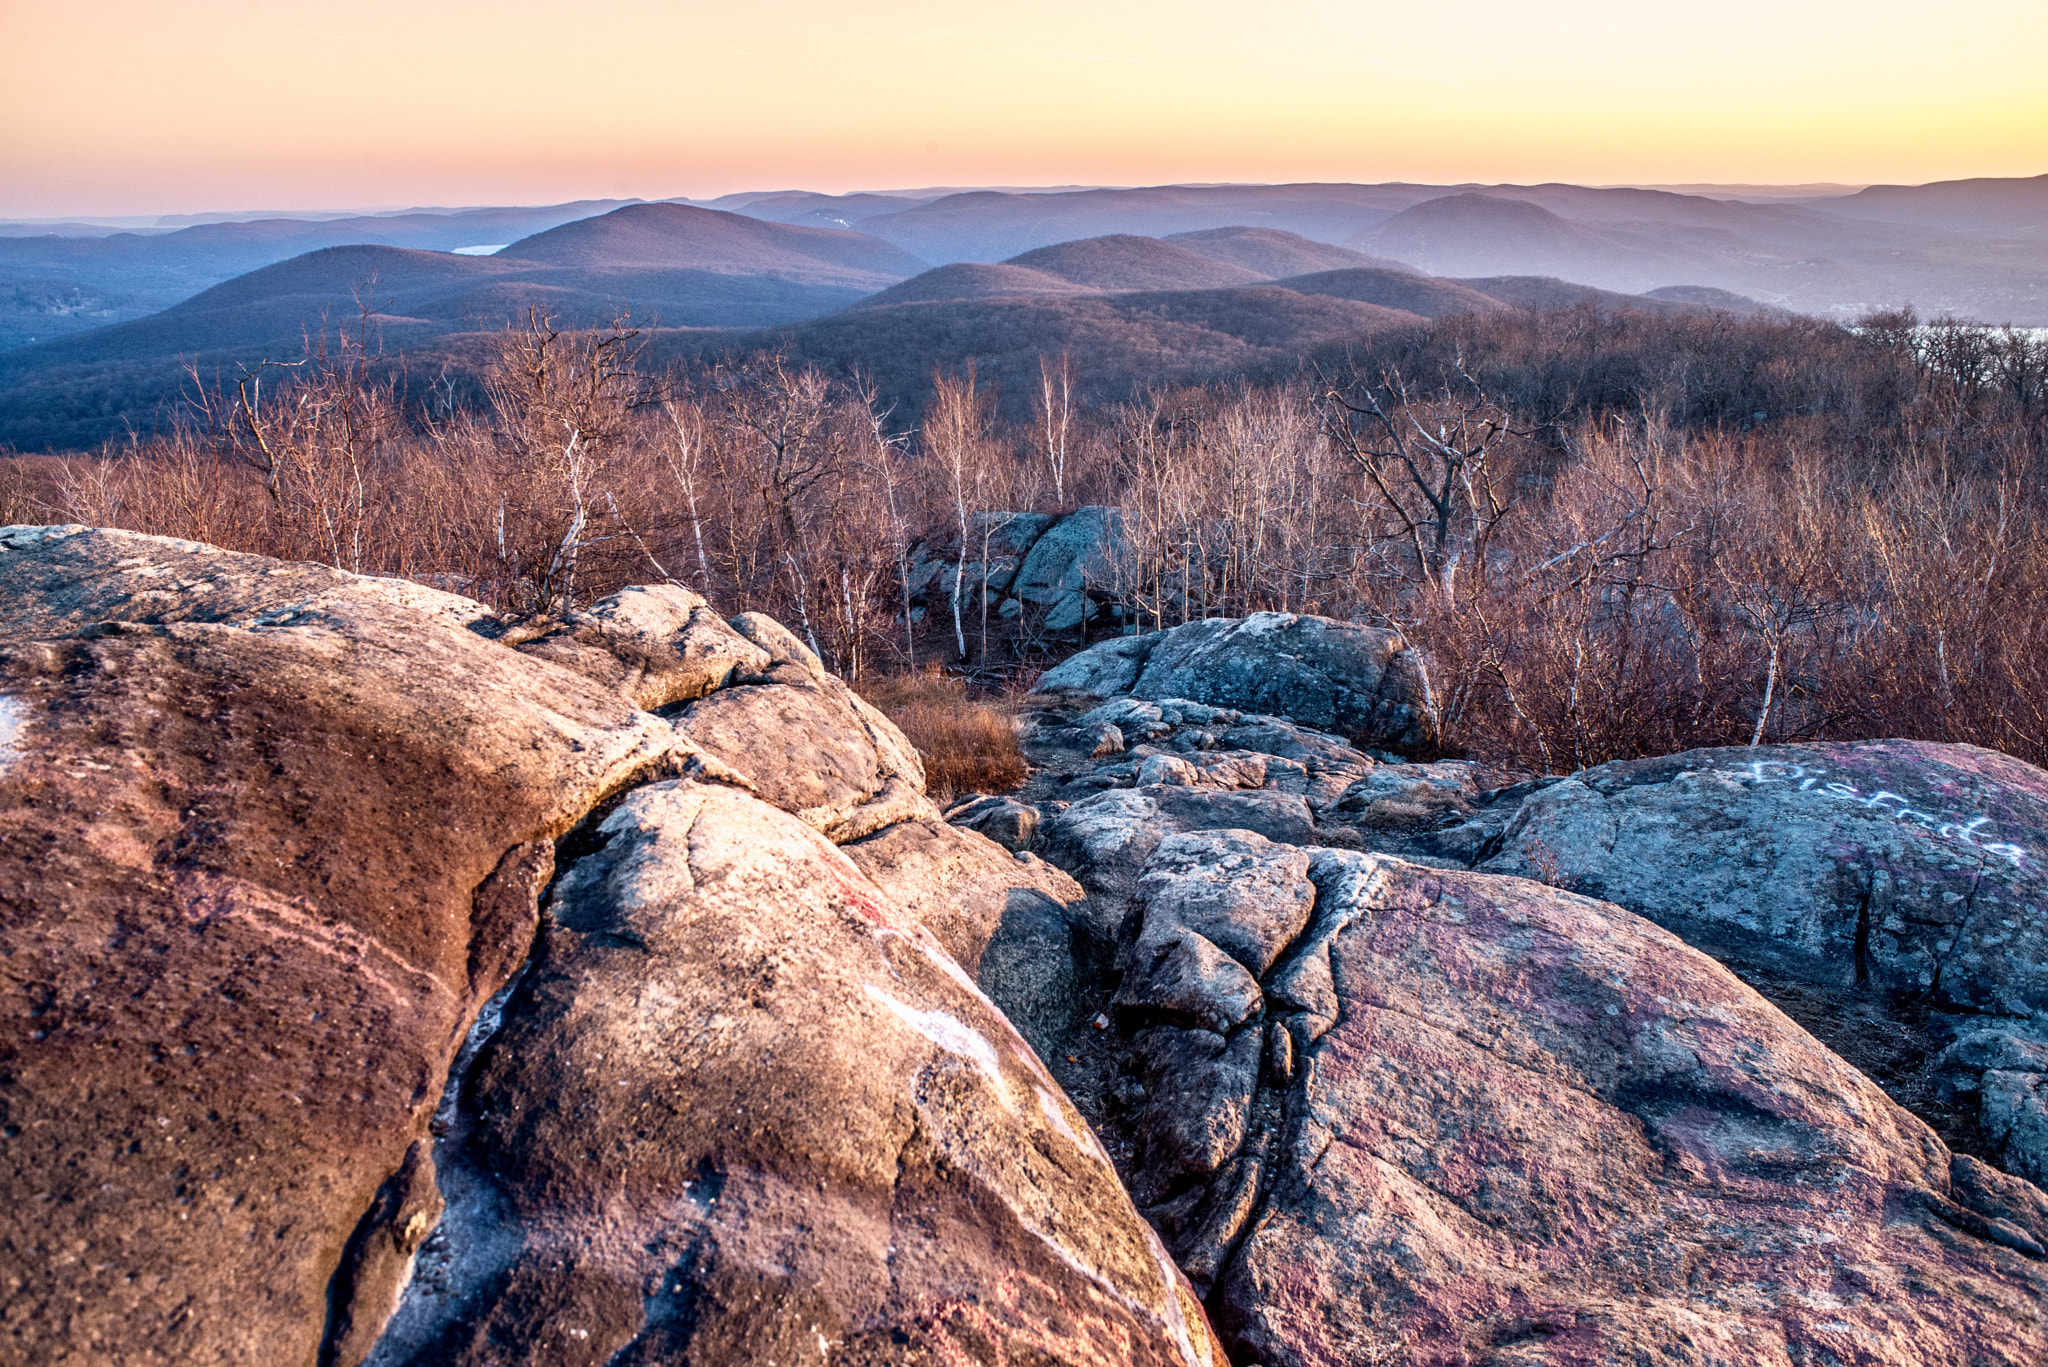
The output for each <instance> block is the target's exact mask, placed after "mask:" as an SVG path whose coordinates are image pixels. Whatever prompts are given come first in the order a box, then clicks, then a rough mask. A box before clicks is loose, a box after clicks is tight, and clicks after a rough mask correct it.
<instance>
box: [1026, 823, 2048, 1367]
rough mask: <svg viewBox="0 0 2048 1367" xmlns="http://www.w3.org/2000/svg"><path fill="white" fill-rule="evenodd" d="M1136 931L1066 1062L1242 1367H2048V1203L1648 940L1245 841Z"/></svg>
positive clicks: (1190, 876) (1610, 909) (1185, 850)
mask: <svg viewBox="0 0 2048 1367" xmlns="http://www.w3.org/2000/svg"><path fill="white" fill-rule="evenodd" d="M1134 905H1135V913H1134V915H1135V917H1136V919H1137V920H1138V924H1139V930H1138V934H1137V938H1136V940H1135V942H1134V944H1133V945H1132V947H1131V949H1130V950H1129V951H1128V952H1127V954H1126V956H1125V960H1124V971H1123V974H1122V977H1121V981H1120V984H1119V985H1118V987H1117V989H1116V991H1115V994H1114V997H1113V1000H1112V1002H1111V1008H1112V1009H1111V1011H1110V1013H1109V1014H1110V1023H1109V1025H1108V1027H1107V1028H1100V1029H1093V1030H1091V1029H1090V1028H1089V1027H1087V1026H1084V1027H1082V1028H1081V1029H1080V1030H1077V1031H1075V1032H1073V1034H1071V1035H1070V1041H1071V1043H1070V1045H1069V1047H1068V1049H1067V1050H1066V1051H1065V1052H1063V1053H1060V1054H1056V1055H1055V1056H1054V1057H1055V1059H1056V1062H1055V1064H1054V1066H1055V1069H1056V1070H1058V1071H1061V1072H1063V1073H1065V1074H1066V1078H1067V1080H1068V1082H1069V1084H1070V1088H1071V1090H1072V1091H1073V1093H1074V1094H1075V1095H1076V1096H1077V1098H1080V1099H1081V1101H1082V1105H1083V1107H1084V1109H1086V1110H1088V1111H1089V1112H1090V1113H1091V1115H1092V1117H1093V1118H1094V1119H1095V1121H1096V1123H1097V1124H1098V1125H1099V1126H1100V1128H1101V1131H1102V1133H1103V1134H1104V1136H1105V1138H1106V1139H1107V1140H1108V1143H1109V1147H1110V1149H1111V1152H1112V1153H1113V1154H1114V1155H1116V1157H1117V1158H1118V1161H1119V1163H1120V1165H1121V1167H1122V1169H1123V1171H1124V1173H1125V1175H1126V1178H1127V1181H1128V1183H1129V1185H1130V1188H1131V1191H1132V1195H1133V1197H1134V1198H1135V1199H1136V1200H1137V1201H1138V1203H1139V1205H1140V1208H1141V1209H1142V1210H1143V1211H1144V1212H1145V1214H1146V1216H1147V1217H1148V1218H1149V1219H1151V1220H1152V1221H1153V1223H1154V1225H1155V1227H1157V1228H1158V1229H1159V1231H1160V1233H1161V1236H1162V1237H1163V1238H1164V1239H1165V1241H1166V1243H1167V1246H1168V1247H1169V1248H1170V1249H1171V1250H1172V1251H1173V1253H1174V1255H1175V1257H1176V1258H1177V1259H1178V1260H1179V1261H1180V1264H1181V1266H1182V1268H1183V1269H1184V1270H1185V1271H1186V1273H1187V1274H1188V1276H1189V1278H1190V1279H1191V1280H1192V1281H1193V1283H1194V1285H1195V1286H1196V1288H1197V1289H1198V1290H1200V1291H1201V1292H1203V1294H1204V1295H1205V1296H1206V1298H1207V1303H1208V1306H1209V1310H1210V1313H1211V1315H1212V1317H1213V1319H1214V1320H1215V1322H1216V1324H1217V1327H1218V1329H1219V1331H1220V1332H1221V1333H1222V1334H1223V1335H1224V1337H1225V1340H1226V1342H1227V1343H1229V1344H1230V1345H1231V1349H1232V1352H1233V1356H1234V1358H1235V1359H1236V1360H1240V1361H1251V1362H1260V1363H1264V1364H1268V1367H1295V1365H1296V1364H1300V1365H1302V1367H1306V1365H1307V1364H1323V1363H1332V1362H1352V1361H1360V1360H1372V1359H1371V1357H1370V1355H1371V1354H1372V1353H1374V1352H1381V1353H1386V1352H1392V1351H1394V1350H1396V1349H1398V1350H1399V1351H1401V1352H1403V1353H1405V1355H1406V1360H1408V1361H1411V1362H1414V1363H1418V1364H1476V1363H1482V1362H1485V1363H1491V1362H1520V1361H1528V1362H1575V1363H1576V1362H1599V1363H1609V1362H1612V1363H1641V1362H1648V1363H1690V1362H1715V1361H1720V1362H1729V1363H1734V1362H1744V1363H1748V1362H1767V1363H1803V1362H1812V1361H1826V1360H1828V1359H1829V1357H1830V1356H1832V1357H1833V1358H1834V1359H1836V1360H1841V1361H1850V1360H1859V1359H1858V1358H1857V1356H1856V1355H1857V1354H1858V1353H1862V1354H1865V1355H1866V1356H1865V1357H1864V1358H1863V1359H1861V1360H1869V1361H1901V1362H1999V1363H2012V1364H2019V1363H2023V1362H2032V1361H2037V1360H2039V1358H2040V1355H2041V1354H2042V1353H2043V1352H2044V1351H2048V1321H2044V1305H2048V1250H2044V1248H2043V1244H2044V1242H2048V1223H2044V1220H2043V1216H2044V1214H2048V1198H2043V1196H2042V1195H2041V1193H2040V1192H2039V1190H2038V1189H2036V1188H2035V1187H2033V1186H2032V1185H2031V1184H2029V1183H2026V1182H2024V1181H2021V1180H2019V1179H2017V1178H2014V1177H2009V1176H2007V1175H2005V1174H2003V1173H1999V1172H1996V1171H1995V1170H1993V1169H1990V1168H1986V1167H1984V1165H1982V1164H1979V1163H1977V1162H1976V1161H1975V1160H1974V1159H1970V1158H1967V1157H1957V1156H1954V1155H1951V1153H1950V1152H1949V1151H1948V1149H1947V1148H1946V1147H1945V1146H1944V1145H1943V1144H1942V1142H1941V1141H1940V1140H1939V1139H1938V1138H1937V1137H1936V1136H1935V1135H1934V1134H1933V1132H1932V1131H1930V1130H1929V1129H1928V1128H1927V1127H1926V1126H1925V1125H1924V1124H1922V1123H1921V1122H1920V1121H1919V1120H1917V1119H1916V1118H1914V1117H1913V1116H1912V1115H1910V1114H1909V1113H1907V1112H1906V1111H1904V1110H1903V1109H1901V1108H1900V1107H1899V1106H1897V1105H1896V1104H1895V1103H1894V1102H1892V1101H1891V1099H1890V1098H1889V1097H1887V1096H1886V1095H1885V1094H1884V1092H1883V1091H1881V1090H1880V1089H1879V1088H1878V1087H1877V1086H1876V1085H1875V1084H1874V1083H1872V1082H1871V1081H1870V1080H1869V1079H1867V1078H1865V1077H1864V1076H1863V1075H1862V1074H1860V1073H1858V1072H1857V1071H1856V1070H1855V1069H1853V1068H1851V1067H1849V1066H1848V1065H1847V1064H1845V1063H1843V1062H1842V1061H1841V1060H1840V1059H1839V1058H1837V1057H1836V1056H1834V1055H1833V1054H1831V1053H1829V1052H1828V1051H1827V1050H1826V1049H1825V1048H1823V1047H1821V1046H1820V1045H1819V1044H1818V1043H1817V1042H1816V1041H1814V1040H1813V1039H1812V1038H1811V1037H1810V1036H1808V1035H1807V1034H1806V1033H1805V1032H1803V1031H1801V1030H1800V1029H1799V1028H1798V1027H1797V1026H1795V1025H1794V1024H1793V1023H1792V1022H1791V1021H1789V1020H1787V1019H1786V1018H1785V1017H1784V1016H1783V1015H1782V1014H1781V1013H1780V1012H1778V1011H1777V1010H1776V1008H1774V1007H1772V1006H1771V1005H1770V1004H1769V1003H1767V1002H1765V1001H1764V1000H1763V999H1762V998H1761V997H1759V996H1758V995H1757V994H1756V993H1755V992H1753V991H1752V990H1750V989H1749V988H1747V987H1745V986H1744V985H1743V984H1742V983H1741V982H1740V981H1738V980H1737V979H1736V978H1735V977H1734V976H1733V975H1732V974H1731V973H1729V972H1728V971H1727V970H1725V969H1723V968H1722V967H1721V966H1720V965H1718V964H1716V963H1715V962H1714V961H1713V960H1712V959H1710V958H1708V957H1707V956H1706V955H1704V954H1702V953H1700V952H1698V951H1696V950H1693V949H1691V948H1689V947H1687V946H1686V945H1685V944H1684V943H1683V942H1681V941H1680V940H1678V939H1677V938H1676V937H1675V936H1673V935H1671V934H1670V933H1669V932H1667V931H1664V930H1662V929H1660V928H1659V927H1657V926H1655V925H1653V924H1652V923H1650V922H1648V921H1645V920H1643V919H1641V918H1639V917H1636V916H1633V915H1631V914H1630V913H1628V912H1626V911H1623V910H1622V909H1620V908H1618V907H1615V906H1612V905H1610V904H1607V903H1603V902H1598V901H1594V900H1592V899H1590V898H1585V897H1580V896H1576V895H1573V894H1569V893H1564V892H1561V891H1558V890H1556V889H1553V888H1549V887H1546V886H1544V885H1542V884H1539V883H1535V882H1532V881H1529V880H1524V879H1517V878H1503V877H1496V876H1489V875H1485V874H1476V873H1470V872H1463V871H1456V870H1446V869H1434V868H1428V867H1424V866H1421V865H1416V864H1411V863H1407V862H1405V861H1401V860H1398V859H1395V858H1392V857H1389V856H1384V855H1375V854H1364V853H1358V852H1354V851H1344V850H1329V849H1323V850H1315V851H1309V850H1302V849H1295V848H1291V847H1287V846H1282V845H1277V844H1274V843H1273V842H1266V841H1263V840H1261V839H1260V838H1259V837H1257V836H1255V835H1252V834H1251V833H1249V832H1235V831H1216V832H1204V833H1200V834H1199V835H1190V834H1179V835H1172V836H1168V837H1167V838H1166V839H1165V840H1163V841H1162V842H1161V843H1160V845H1159V847H1158V848H1157V849H1156V850H1155V851H1154V853H1153V854H1152V855H1151V856H1150V857H1149V858H1148V860H1147V861H1146V868H1145V872H1144V873H1143V875H1142V876H1141V877H1140V879H1139V880H1138V883H1137V887H1136V890H1135V892H1134ZM1091 1036H1092V1037H1091Z"/></svg>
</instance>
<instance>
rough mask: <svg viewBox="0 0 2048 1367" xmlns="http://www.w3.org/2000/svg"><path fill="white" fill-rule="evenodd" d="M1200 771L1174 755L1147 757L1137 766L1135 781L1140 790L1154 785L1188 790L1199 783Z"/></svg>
mask: <svg viewBox="0 0 2048 1367" xmlns="http://www.w3.org/2000/svg"><path fill="white" fill-rule="evenodd" d="M1201 778H1202V771H1201V770H1200V769H1197V768H1196V767H1195V766H1194V765H1192V764H1190V763H1188V762H1187V761H1186V760H1184V759H1181V758H1179V757H1178V756H1176V755H1148V756H1146V757H1145V759H1144V760H1143V761H1142V762H1141V763H1140V764H1139V766H1138V774H1137V781H1138V786H1139V787H1141V788H1150V787H1152V786H1153V785H1154V784H1162V783H1163V784H1168V785H1171V786H1174V787H1180V788H1189V787H1193V786H1195V785H1196V784H1198V783H1200V782H1201Z"/></svg>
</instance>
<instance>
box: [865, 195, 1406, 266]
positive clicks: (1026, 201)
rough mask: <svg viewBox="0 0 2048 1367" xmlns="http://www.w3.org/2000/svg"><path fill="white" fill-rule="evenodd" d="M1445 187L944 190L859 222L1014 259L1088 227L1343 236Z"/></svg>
mask: <svg viewBox="0 0 2048 1367" xmlns="http://www.w3.org/2000/svg"><path fill="white" fill-rule="evenodd" d="M1436 193H1439V192H1438V191H1434V190H1431V189H1428V188H1425V187H1420V186H1405V185H1166V186H1151V187H1144V188H1137V189H1126V190H1070V191H1064V192H1038V193H1013V192H1005V191H997V190H973V191H966V192H963V193H959V194H951V195H944V196H941V197H939V198H937V199H933V200H929V201H926V202H924V203H921V204H917V205H915V206H913V207H911V208H908V209H900V210H897V211H895V212H892V213H885V214H877V215H873V216H870V217H866V218H860V219H857V220H855V221H854V222H853V224H852V225H851V226H853V227H855V228H858V229H859V230H860V231H861V232H864V233H871V234H873V235H874V236H876V237H879V238H882V239H883V240H884V241H887V242H893V243H895V244H896V245H897V246H899V247H901V248H903V249H904V250H905V251H908V252H911V253H912V254H914V255H916V256H920V257H922V258H924V259H925V260H926V261H930V262H933V263H935V264H944V263H946V262H949V261H1004V260H1008V259H1009V258H1011V257H1014V256H1016V255H1018V254H1019V253H1021V252H1028V251H1032V250H1034V249H1035V248H1038V247H1049V246H1052V245H1054V244H1056V243H1060V242H1072V241H1075V240H1077V239H1080V238H1086V237H1103V236H1107V235H1110V234H1117V233H1128V234H1132V235H1143V236H1147V237H1164V236H1166V235H1168V234H1170V233H1184V232H1193V231H1197V230H1200V229H1204V228H1225V227H1231V226H1234V225H1245V226H1250V227H1256V228H1280V229H1283V230H1285V231H1287V232H1290V233H1298V234H1300V235H1301V236H1303V237H1307V238H1312V239H1314V240H1316V241H1320V242H1341V241H1343V240H1344V239H1345V238H1347V237H1350V236H1352V235H1353V234H1354V233H1356V232H1358V231H1359V230H1360V229H1361V228H1364V227H1366V226H1368V225H1370V224H1372V223H1375V222H1378V221H1379V220H1380V219H1382V218H1385V217H1387V216H1388V215H1390V214H1393V213H1396V212H1398V211H1400V210H1402V209H1405V208H1407V207H1408V206H1409V205H1411V204H1414V203H1417V202H1418V201H1420V200H1424V199H1428V198H1430V197H1431V196H1432V195H1434V194H1436Z"/></svg>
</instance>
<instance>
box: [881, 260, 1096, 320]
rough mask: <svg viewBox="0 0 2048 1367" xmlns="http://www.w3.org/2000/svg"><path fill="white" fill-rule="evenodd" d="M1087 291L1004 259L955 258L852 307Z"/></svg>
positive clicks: (1068, 281)
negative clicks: (1002, 260) (989, 260)
mask: <svg viewBox="0 0 2048 1367" xmlns="http://www.w3.org/2000/svg"><path fill="white" fill-rule="evenodd" d="M1087 292H1088V291H1087V290H1086V289H1085V288H1084V287H1083V286H1080V285H1077V284H1075V283H1074V282H1073V281H1071V280H1062V279H1061V278H1060V277H1059V276H1057V275H1048V274H1046V273H1045V272H1044V271H1035V270H1032V269H1031V268H1030V267H1029V266H1013V265H1010V264H1009V263H1007V262H1000V263H997V264H994V265H990V264H988V263H986V262H981V261H955V262H953V263H952V264H951V265H948V266H934V267H933V268H932V269H930V270H928V271H926V272H925V273H924V274H922V275H914V276H912V277H911V278H910V279H908V280H906V281H904V282H903V283H902V284H900V285H891V286H890V287H889V288H888V289H885V290H883V291H882V292H881V293H879V294H871V295H869V296H868V297H867V298H865V299H863V300H861V301H860V303H859V304H857V305H855V307H856V308H864V309H867V308H887V307H888V306H889V305H891V304H934V303H940V302H942V301H945V300H948V299H1009V298H1015V297H1017V296H1019V295H1027V294H1085V293H1087Z"/></svg>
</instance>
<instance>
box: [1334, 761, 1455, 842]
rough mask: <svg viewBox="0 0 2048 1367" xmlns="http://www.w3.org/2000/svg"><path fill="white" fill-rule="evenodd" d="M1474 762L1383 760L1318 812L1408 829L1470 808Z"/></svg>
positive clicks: (1355, 821)
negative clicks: (1392, 761)
mask: <svg viewBox="0 0 2048 1367" xmlns="http://www.w3.org/2000/svg"><path fill="white" fill-rule="evenodd" d="M1477 770H1478V766H1477V765H1474V764H1469V763H1466V762H1463V761H1459V760H1442V761H1439V762H1438V763H1435V764H1400V765H1392V764H1387V765H1381V766H1379V767H1378V768H1376V769H1374V770H1372V771H1371V772H1369V773H1367V774H1366V775H1365V776H1364V777H1362V778H1360V779H1358V780H1356V781H1354V782H1353V783H1351V784H1350V785H1348V786H1347V787H1346V788H1345V789H1344V791H1343V793H1342V794H1340V795H1339V796H1338V798H1337V800H1336V801H1335V802H1333V803H1331V804H1330V805H1329V806H1327V807H1325V808H1324V809H1323V811H1322V813H1321V815H1322V818H1323V820H1325V821H1342V822H1347V823H1349V824H1351V825H1355V826H1359V827H1362V828H1364V829H1367V830H1374V831H1388V830H1411V829H1415V828H1417V827H1420V826H1423V825H1425V824H1436V823H1439V822H1441V821H1442V820H1443V819H1444V818H1446V817H1448V816H1461V815H1463V814H1464V813H1466V812H1469V811H1470V810H1471V807H1472V803H1473V801H1474V800H1475V799H1476V798H1477V797H1478V796H1479V784H1478V781H1477V777H1476V775H1477Z"/></svg>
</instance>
